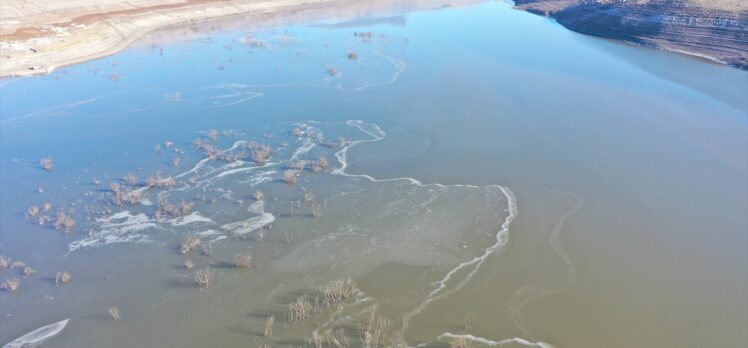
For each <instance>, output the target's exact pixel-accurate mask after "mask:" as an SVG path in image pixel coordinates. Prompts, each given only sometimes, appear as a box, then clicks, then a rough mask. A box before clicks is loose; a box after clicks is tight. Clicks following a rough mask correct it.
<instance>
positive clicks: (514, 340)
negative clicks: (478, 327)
mask: <svg viewBox="0 0 748 348" xmlns="http://www.w3.org/2000/svg"><path fill="white" fill-rule="evenodd" d="M444 338H451V339H466V340H468V341H471V342H476V343H480V344H482V345H486V346H492V347H498V346H503V345H505V344H520V345H523V346H525V347H537V348H555V347H554V346H552V345H550V344H548V343H545V342H530V341H528V340H526V339H524V338H519V337H514V338H507V339H505V340H501V341H493V340H489V339H487V338H483V337H477V336H473V335H467V334H465V335H456V334H453V333H451V332H445V333H443V334H441V335H440V336H439V339H444Z"/></svg>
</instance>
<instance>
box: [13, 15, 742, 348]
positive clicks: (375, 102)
mask: <svg viewBox="0 0 748 348" xmlns="http://www.w3.org/2000/svg"><path fill="white" fill-rule="evenodd" d="M376 15H377V16H378V17H374V18H372V17H369V18H365V19H356V20H353V21H351V22H334V23H330V22H315V23H314V24H313V25H309V26H285V27H273V28H269V29H262V30H257V29H255V30H253V31H252V33H251V35H250V34H248V33H247V31H246V30H248V29H247V28H245V27H244V26H242V24H241V23H240V22H241V21H239V24H237V22H236V21H234V22H232V24H216V26H217V27H221V26H222V25H225V28H224V31H217V32H213V33H208V34H197V35H193V34H190V35H187V36H181V37H182V39H181V40H173V37H172V36H173V35H174V33H175V32H179V30H174V29H172V30H171V31H170V32H168V33H156V34H154V35H153V36H152V37H151V38H150V39H149V40H150V41H148V42H149V44H153V45H156V46H147V45H141V46H139V47H135V48H132V49H130V50H127V51H125V52H123V53H121V54H119V55H116V56H113V57H110V58H106V59H103V60H100V61H95V62H90V63H86V64H82V65H79V66H76V67H72V68H69V69H66V70H64V71H58V72H55V73H54V74H52V75H50V76H47V77H43V78H39V79H22V80H17V81H9V80H6V81H4V82H5V84H3V86H2V87H1V88H2V89H0V91H2V98H3V108H2V109H1V110H0V122H2V123H0V131H2V137H1V138H2V140H1V142H0V145H1V146H2V148H1V150H2V151H0V160H1V162H0V163H1V164H2V167H1V168H0V169H2V171H1V173H2V175H0V180H2V181H1V184H2V192H1V194H0V203H1V206H2V209H0V214H1V215H0V217H1V218H2V220H1V225H0V227H1V230H0V233H2V235H1V236H2V254H4V255H7V256H9V257H11V258H12V259H13V260H22V261H24V262H25V263H26V264H28V265H30V266H32V267H34V268H35V269H36V271H37V272H36V274H34V275H31V276H29V277H23V276H21V275H20V273H19V269H5V270H2V271H0V280H2V281H4V280H5V279H12V278H14V277H18V278H19V279H20V280H21V285H20V287H19V289H18V290H17V291H13V292H3V293H0V304H1V306H0V315H2V318H3V319H2V323H1V324H0V337H2V339H0V341H1V342H2V343H6V342H8V341H10V340H11V339H13V338H15V337H18V336H21V335H23V334H24V333H26V332H29V331H31V330H33V329H35V328H37V327H40V326H42V325H46V324H49V323H52V322H55V321H58V320H62V319H65V318H70V322H69V324H68V325H67V327H66V328H65V329H64V330H63V331H62V333H60V334H59V335H57V336H55V337H54V338H52V339H51V341H50V343H49V345H50V346H65V347H89V346H90V347H101V346H108V347H133V346H139V347H157V346H158V347H160V346H179V347H203V346H217V345H218V346H247V347H261V346H264V345H267V346H274V347H287V346H314V343H313V337H314V336H315V333H316V334H317V335H318V337H322V336H325V332H326V331H327V330H331V331H330V334H328V335H326V337H328V338H329V337H333V336H334V337H335V339H336V340H338V342H340V343H341V344H344V343H345V342H347V346H350V347H358V346H365V345H366V344H367V343H366V342H367V340H368V342H369V345H370V346H374V345H375V344H374V343H372V341H374V340H375V339H376V338H379V339H380V342H379V344H378V345H379V346H419V345H420V346H424V347H425V346H433V347H439V346H449V343H450V342H453V341H454V340H455V337H463V338H467V339H468V341H470V342H471V344H472V346H475V347H479V346H506V347H550V346H552V347H721V346H726V347H732V346H742V345H745V343H746V342H748V337H747V336H746V330H745V328H746V326H747V325H748V314H746V313H747V310H748V299H746V293H747V292H748V279H747V276H746V273H747V272H746V271H747V270H748V236H747V234H746V231H747V230H748V221H747V219H748V218H747V217H746V213H745V212H746V211H748V183H747V182H746V179H745V178H746V176H747V175H748V163H747V162H748V134H747V131H746V113H747V111H748V99H746V97H745V96H746V95H748V74H746V73H745V72H743V71H739V70H735V69H731V68H726V67H721V66H717V65H713V64H710V63H706V62H702V61H699V60H695V59H691V58H688V57H684V56H680V55H675V54H669V53H665V52H659V51H653V50H647V49H641V48H636V47H629V46H626V45H620V44H616V43H611V42H607V41H603V40H598V39H593V38H588V37H584V36H580V35H577V34H573V33H570V32H568V31H566V30H564V29H563V28H561V27H559V26H558V25H555V24H553V23H551V22H548V21H547V20H545V19H543V18H540V17H536V16H533V15H530V14H527V13H523V12H517V11H513V10H511V8H510V7H509V6H508V5H506V4H502V3H491V4H483V5H479V6H474V7H466V8H454V9H443V10H439V11H432V12H420V13H402V12H400V11H390V12H387V11H384V12H381V13H380V12H376ZM198 31H199V30H197V29H196V30H193V31H192V32H193V33H194V32H198ZM200 31H201V30H200ZM159 40H160V41H159ZM350 52H355V53H356V57H355V58H356V59H350V54H349V53H350ZM683 72H687V76H684V75H683ZM115 74H116V75H117V76H118V78H117V79H113V78H111V76H113V75H115ZM113 80H117V81H113ZM295 127H299V131H300V133H299V134H297V135H298V136H295V135H294V134H292V133H293V129H294V128H295ZM209 129H216V130H218V133H217V134H215V140H212V139H211V137H212V135H211V133H210V132H209V131H208V130H209ZM40 135H43V136H40ZM196 138H200V139H201V142H203V143H207V144H211V146H214V147H215V149H217V150H216V151H218V152H214V153H213V155H214V158H213V159H210V158H208V159H205V158H206V157H205V154H204V152H206V150H205V149H206V148H205V147H202V148H199V149H196V148H195V146H194V145H193V140H194V139H196ZM167 141H168V142H170V143H171V144H167V143H166V142H167ZM253 141H254V142H256V144H257V145H255V144H254V143H253ZM156 144H159V145H158V149H157V150H156V149H154V146H155V145H156ZM260 144H268V145H269V146H270V149H271V150H272V153H273V155H272V156H271V158H269V159H268V160H267V163H265V164H264V165H262V166H260V165H258V164H257V163H256V157H253V155H252V152H253V151H257V150H258V149H261V147H260V146H259V145H260ZM44 156H52V157H53V158H54V163H55V168H54V169H53V170H52V171H51V172H49V173H47V172H45V171H43V170H42V169H41V168H39V158H40V157H44ZM255 156H256V155H255ZM320 157H324V158H325V159H326V160H327V162H328V165H327V166H326V167H324V166H323V167H322V168H314V165H315V164H316V165H320V163H319V162H314V161H319V158H320ZM176 158H178V159H179V165H178V166H175V165H174V160H175V159H176ZM298 161H307V162H305V164H304V166H305V169H304V170H303V171H297V170H296V169H295V168H294V165H296V164H298ZM312 169H315V170H316V169H322V170H320V171H319V172H318V173H315V172H314V171H313V170H312ZM289 170H290V171H291V172H289V174H288V175H293V176H294V177H295V178H296V180H297V181H296V183H294V184H289V183H284V182H283V179H284V173H286V172H288V171H289ZM156 171H161V173H162V176H164V177H173V178H175V179H176V184H175V185H174V186H173V187H170V188H153V187H152V188H142V187H143V185H144V183H143V182H144V180H145V179H146V178H147V177H148V176H149V175H152V174H153V173H155V172H156ZM129 172H132V173H134V174H135V175H136V176H137V177H138V183H137V184H136V185H130V184H127V183H126V182H125V181H124V180H123V179H122V178H123V177H124V176H125V175H126V174H127V173H129ZM97 182H98V183H99V184H98V185H97V184H96V183H97ZM111 183H118V184H120V185H121V187H122V188H123V190H124V191H125V192H127V191H130V190H139V192H140V191H142V192H143V193H144V194H145V197H147V199H144V200H142V201H141V204H134V205H128V204H126V205H123V206H117V205H114V204H113V203H112V202H113V198H114V192H113V191H112V188H111V187H110V184H111ZM38 187H43V189H44V192H43V193H38V192H37V189H38ZM257 190H260V191H262V192H263V193H264V198H263V199H262V200H259V201H258V200H257V199H256V198H255V197H253V194H254V192H255V191H257ZM181 201H185V202H193V204H194V205H193V206H192V207H191V209H190V211H189V212H188V213H186V214H182V215H183V216H181V217H176V216H169V215H168V214H166V215H164V216H162V217H161V218H158V216H157V215H156V211H157V210H158V206H159V202H161V203H160V204H161V206H162V212H163V211H167V210H168V209H166V208H163V207H164V206H165V205H166V203H167V202H168V203H170V204H177V203H179V202H181ZM44 202H50V203H51V204H52V209H51V210H50V212H47V213H41V215H44V214H48V215H50V216H54V215H55V214H56V212H57V211H58V210H60V209H62V211H66V212H67V211H69V210H72V213H71V215H72V216H74V218H75V219H76V221H77V223H76V227H75V228H74V229H73V231H72V232H71V233H70V234H65V233H63V232H61V231H55V230H54V228H53V226H51V224H46V225H44V226H38V225H37V224H36V218H37V217H34V218H30V217H27V216H24V215H25V213H26V210H27V208H28V207H30V206H32V205H37V206H41V205H42V204H43V203H44ZM258 202H260V203H258ZM260 226H264V227H260ZM189 236H197V237H199V238H200V239H201V241H202V243H203V245H206V246H209V248H207V252H205V251H200V248H198V250H194V251H190V252H189V253H187V254H180V252H179V246H180V243H182V242H183V241H184V240H185V239H186V238H188V237H189ZM206 254H207V255H206ZM237 254H251V255H252V266H251V267H249V268H247V269H243V268H238V269H237V268H236V267H235V266H234V264H233V262H234V256H235V255H237ZM186 259H189V260H191V261H192V262H193V263H194V268H192V269H187V268H186V267H185V266H184V262H185V260H186ZM206 267H209V269H210V272H211V274H212V276H213V277H212V282H211V284H210V286H209V287H207V288H205V287H203V288H201V287H200V286H198V285H197V284H195V281H194V279H193V277H194V275H195V273H196V272H197V271H198V270H204V269H206ZM62 270H67V271H69V272H70V273H71V274H72V277H73V280H72V281H71V282H69V283H66V284H55V280H54V278H55V275H56V273H57V272H58V271H62ZM347 278H350V279H352V280H353V281H354V282H355V283H356V289H355V290H351V291H349V292H348V293H346V294H347V296H346V298H345V299H344V300H341V301H335V303H333V304H331V303H329V301H328V303H327V304H325V303H322V302H321V301H322V300H321V297H319V296H320V290H321V288H322V287H324V286H325V285H326V284H328V283H329V282H331V281H334V280H336V279H347ZM299 298H301V299H302V300H304V299H307V300H309V301H310V302H312V303H313V304H314V308H315V309H314V310H311V312H313V313H311V314H310V315H309V316H308V317H307V318H305V319H304V320H300V321H297V322H296V321H294V320H292V318H291V317H290V315H289V304H290V303H293V302H295V301H296V300H297V299H299ZM112 306H117V307H118V308H119V310H120V312H121V315H122V319H121V320H113V319H112V318H111V317H110V315H109V313H108V312H107V309H108V308H109V307H112ZM271 316H272V317H273V318H274V325H273V330H272V335H271V337H266V336H265V327H266V323H267V320H268V318H269V317H271ZM372 318H374V319H372ZM377 328H379V329H381V334H377V335H376V336H375V335H374V333H375V332H376V331H377ZM364 331H368V332H369V336H366V334H365V333H363V332H364ZM324 346H326V347H328V346H329V347H334V346H336V345H335V343H334V342H333V341H332V340H330V341H328V342H327V343H325V344H324Z"/></svg>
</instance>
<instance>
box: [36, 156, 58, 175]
mask: <svg viewBox="0 0 748 348" xmlns="http://www.w3.org/2000/svg"><path fill="white" fill-rule="evenodd" d="M39 165H41V167H42V169H44V170H46V171H48V172H51V171H52V169H54V167H55V164H54V162H53V161H52V157H44V158H42V159H40V160H39Z"/></svg>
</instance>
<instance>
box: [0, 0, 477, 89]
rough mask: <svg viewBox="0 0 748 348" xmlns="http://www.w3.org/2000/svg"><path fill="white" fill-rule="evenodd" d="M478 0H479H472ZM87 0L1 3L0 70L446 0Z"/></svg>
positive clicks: (24, 70)
mask: <svg viewBox="0 0 748 348" xmlns="http://www.w3.org/2000/svg"><path fill="white" fill-rule="evenodd" d="M466 2H468V3H469V2H475V1H466ZM91 3H92V2H90V1H85V0H65V1H55V2H52V1H41V0H31V1H23V0H5V1H2V2H0V13H2V20H1V21H0V58H1V59H2V61H1V63H0V77H8V76H28V75H40V74H47V73H49V72H51V71H52V70H54V69H56V68H59V67H62V66H66V65H71V64H76V63H80V62H84V61H87V60H91V59H96V58H100V57H103V56H107V55H111V54H114V53H116V52H118V51H120V50H122V49H123V48H125V47H127V46H128V45H130V44H131V43H133V42H134V41H136V40H138V39H140V38H141V37H143V36H144V35H145V34H147V33H149V32H152V31H154V30H156V29H159V28H165V27H170V26H175V25H180V24H196V23H198V22H204V21H210V20H216V19H221V18H228V17H236V16H242V17H244V19H245V20H247V21H249V22H250V23H257V24H260V23H264V22H271V21H276V22H277V19H278V18H281V19H282V18H298V17H299V15H300V13H317V14H319V13H328V14H329V16H328V18H327V19H332V18H336V17H337V16H339V15H343V16H345V15H348V16H356V15H361V14H369V13H376V11H377V10H382V9H426V8H438V7H442V6H444V2H443V1H433V0H418V1H405V0H368V1H346V0H268V1H262V0H259V1H258V0H135V1H130V2H126V3H125V2H120V1H115V0H100V1H96V2H95V5H92V4H91Z"/></svg>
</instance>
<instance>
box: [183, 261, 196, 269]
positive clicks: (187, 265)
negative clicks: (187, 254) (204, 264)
mask: <svg viewBox="0 0 748 348" xmlns="http://www.w3.org/2000/svg"><path fill="white" fill-rule="evenodd" d="M193 267H195V264H194V263H193V262H192V260H190V259H185V260H184V268H186V269H192V268H193Z"/></svg>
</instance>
